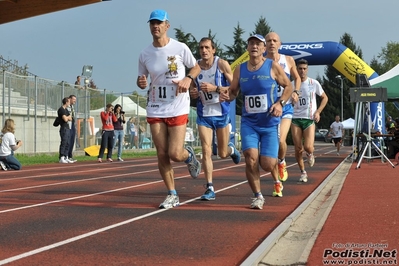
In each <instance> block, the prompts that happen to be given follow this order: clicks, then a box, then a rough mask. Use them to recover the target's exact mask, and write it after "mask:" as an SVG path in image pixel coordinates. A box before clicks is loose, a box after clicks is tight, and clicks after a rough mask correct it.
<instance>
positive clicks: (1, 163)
mask: <svg viewBox="0 0 399 266" xmlns="http://www.w3.org/2000/svg"><path fill="white" fill-rule="evenodd" d="M0 166H1V169H3V170H4V171H7V166H6V165H5V163H4V162H3V161H0Z"/></svg>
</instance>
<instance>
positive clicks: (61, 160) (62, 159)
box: [60, 156, 68, 163]
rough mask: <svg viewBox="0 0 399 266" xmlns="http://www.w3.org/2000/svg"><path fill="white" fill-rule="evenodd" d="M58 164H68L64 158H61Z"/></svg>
mask: <svg viewBox="0 0 399 266" xmlns="http://www.w3.org/2000/svg"><path fill="white" fill-rule="evenodd" d="M60 163H68V161H67V160H66V159H65V157H64V156H61V158H60Z"/></svg>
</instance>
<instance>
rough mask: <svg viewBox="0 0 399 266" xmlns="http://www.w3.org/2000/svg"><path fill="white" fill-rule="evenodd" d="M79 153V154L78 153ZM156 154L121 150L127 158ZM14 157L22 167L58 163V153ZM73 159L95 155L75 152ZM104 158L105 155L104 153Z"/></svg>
mask: <svg viewBox="0 0 399 266" xmlns="http://www.w3.org/2000/svg"><path fill="white" fill-rule="evenodd" d="M78 154H80V155H78ZM150 156H156V151H155V150H139V151H131V150H128V151H125V150H124V151H123V152H122V158H123V159H129V158H142V157H150ZM15 157H16V158H17V159H18V161H20V162H21V164H22V167H23V166H27V165H35V164H48V163H58V161H59V159H58V153H57V154H34V155H27V154H18V153H15ZM112 157H113V159H114V160H116V151H114V152H113V156H112ZM73 158H74V159H76V160H78V162H84V161H97V156H86V155H83V153H82V152H79V151H78V152H75V153H74V156H73ZM104 158H106V155H104Z"/></svg>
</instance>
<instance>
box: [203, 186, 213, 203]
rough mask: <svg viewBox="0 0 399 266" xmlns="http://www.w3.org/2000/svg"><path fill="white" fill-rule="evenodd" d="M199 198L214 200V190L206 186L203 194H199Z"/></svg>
mask: <svg viewBox="0 0 399 266" xmlns="http://www.w3.org/2000/svg"><path fill="white" fill-rule="evenodd" d="M201 200H215V192H213V191H212V189H209V188H207V189H206V191H205V193H204V195H202V196H201Z"/></svg>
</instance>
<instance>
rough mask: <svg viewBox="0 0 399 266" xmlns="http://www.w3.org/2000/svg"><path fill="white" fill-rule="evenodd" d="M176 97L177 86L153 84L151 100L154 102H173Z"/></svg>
mask: <svg viewBox="0 0 399 266" xmlns="http://www.w3.org/2000/svg"><path fill="white" fill-rule="evenodd" d="M175 98H176V86H174V85H151V91H150V94H149V100H150V102H153V103H171V102H173V101H174V100H175Z"/></svg>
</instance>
